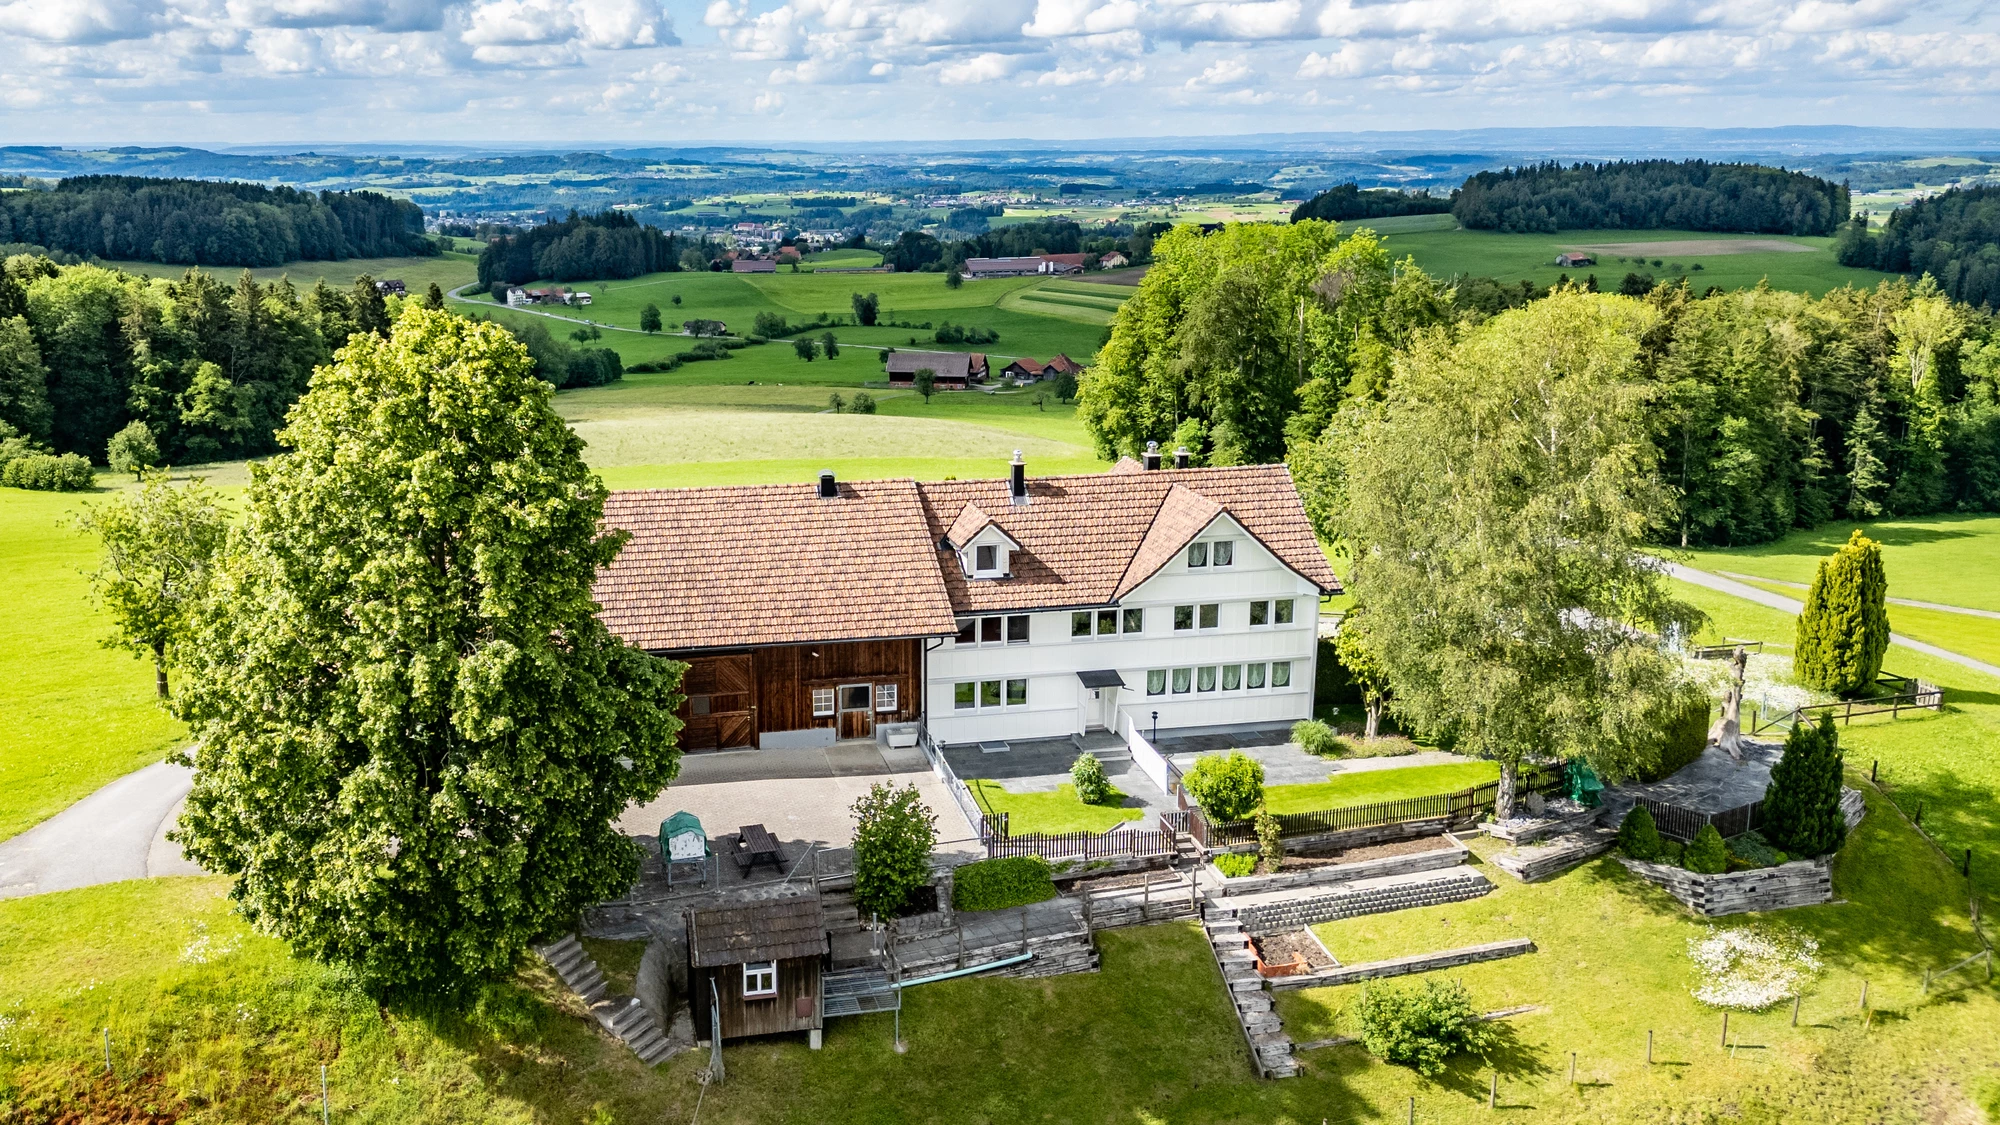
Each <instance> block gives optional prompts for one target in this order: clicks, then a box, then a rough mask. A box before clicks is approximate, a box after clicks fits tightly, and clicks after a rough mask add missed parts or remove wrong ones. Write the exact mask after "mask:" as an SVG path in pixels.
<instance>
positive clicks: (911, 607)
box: [596, 480, 957, 651]
mask: <svg viewBox="0 0 2000 1125" xmlns="http://www.w3.org/2000/svg"><path fill="white" fill-rule="evenodd" d="M839 491H840V495H839V497H838V498H836V499H828V500H822V499H820V498H819V496H818V494H817V492H818V485H817V484H776V485H751V486H746V487H735V488H666V489H651V490H646V491H636V492H614V493H612V494H611V496H610V498H609V499H608V500H606V501H605V504H604V521H605V523H607V524H609V525H610V526H612V527H618V528H623V529H625V530H626V531H629V532H631V534H632V538H631V541H630V542H628V543H626V544H625V549H624V550H622V551H620V552H619V554H618V558H617V560H616V561H615V562H613V563H612V564H611V565H610V566H609V567H607V568H605V570H604V572H603V573H602V574H601V575H599V576H598V580H597V589H596V595H597V601H598V604H599V605H601V606H602V607H603V612H602V614H601V616H602V617H603V619H604V623H605V624H606V625H607V626H609V627H610V629H611V631H612V632H614V633H617V634H618V635H619V636H621V637H624V638H625V639H626V640H629V641H631V642H632V643H633V644H636V645H638V646H639V647H640V648H644V649H649V650H652V651H667V650H686V649H702V648H725V647H736V646H750V645H769V644H803V643H808V642H812V641H844V640H875V639H886V638H890V637H920V636H938V635H942V634H948V633H952V632H955V631H956V629H957V627H956V625H954V624H953V622H952V614H951V603H950V602H949V601H948V600H947V599H946V597H945V592H944V584H943V579H942V577H941V575H940V574H939V571H938V554H937V537H936V536H935V535H934V534H932V533H931V531H930V529H929V528H928V527H927V526H926V525H925V522H924V518H923V507H922V504H921V502H920V501H919V500H918V498H917V486H916V484H915V483H914V482H912V481H907V480H886V481H862V482H857V483H851V484H850V483H842V484H841V485H840V486H839Z"/></svg>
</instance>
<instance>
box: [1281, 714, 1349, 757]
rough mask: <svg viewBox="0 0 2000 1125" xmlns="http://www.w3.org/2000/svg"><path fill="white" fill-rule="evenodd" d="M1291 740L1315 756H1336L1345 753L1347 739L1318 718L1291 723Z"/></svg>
mask: <svg viewBox="0 0 2000 1125" xmlns="http://www.w3.org/2000/svg"><path fill="white" fill-rule="evenodd" d="M1292 741H1293V742H1296V743H1298V744H1299V749H1301V750H1304V751H1305V752H1306V753H1308V754H1311V755H1313V756H1314V757H1316V758H1338V757H1340V756H1341V755H1342V754H1345V753H1347V740H1346V739H1344V738H1342V737H1340V735H1339V733H1338V732H1336V731H1335V730H1334V729H1333V728H1332V727H1330V726H1328V725H1327V724H1325V723H1323V722H1321V721H1319V720H1318V719H1305V720H1302V721H1300V722H1296V723H1293V724H1292Z"/></svg>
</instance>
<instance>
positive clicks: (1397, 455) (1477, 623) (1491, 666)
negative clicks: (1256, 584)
mask: <svg viewBox="0 0 2000 1125" xmlns="http://www.w3.org/2000/svg"><path fill="white" fill-rule="evenodd" d="M1652 319H1653V314H1652V312H1651V311H1650V310H1649V309H1648V308H1647V307H1646V306H1644V305H1642V304H1641V303H1639V302H1637V301H1633V300H1629V299H1626V298H1620V297H1612V296H1600V295H1597V294H1590V293H1581V292H1578V291H1576V290H1574V289H1566V290H1561V291H1558V292H1557V293H1555V294H1554V295H1552V296H1550V297H1549V298H1548V299H1546V300H1543V301H1538V302H1536V303H1535V304H1533V305H1530V306H1528V307H1526V308H1523V309H1517V310H1514V311H1511V312H1508V313H1504V314H1502V315H1501V316H1498V317H1496V318H1494V319H1493V320H1490V321H1488V322H1486V323H1485V324H1484V325H1482V326H1480V327H1479V328H1477V329H1474V330H1472V331H1470V332H1468V333H1467V334H1466V335H1465V336H1464V337H1463V338H1462V339H1460V340H1458V341H1452V340H1449V339H1447V338H1446V337H1445V336H1444V335H1443V334H1441V333H1434V334H1431V335H1428V336H1426V337H1424V338H1422V339H1420V340H1419V341H1418V342H1417V344H1416V345H1415V347H1414V348H1413V349H1412V351H1411V352H1410V353H1409V354H1408V356H1407V357H1406V359H1405V360H1404V361H1403V362H1402V363H1400V364H1399V365H1398V367H1397V370H1396V373H1395V378H1394V379H1393V380H1392V381H1391V383H1390V385H1389V389H1388V395H1387V398H1386V399H1385V400H1384V401H1383V403H1382V404H1381V405H1380V406H1379V407H1376V408H1370V409H1363V408H1359V407H1356V408H1353V409H1350V411H1349V412H1348V413H1347V414H1346V415H1345V416H1344V417H1343V420H1342V423H1341V424H1340V425H1337V426H1335V427H1332V428H1331V430H1330V431H1329V434H1328V435H1327V436H1326V437H1324V438H1322V441H1323V442H1331V443H1333V445H1334V448H1336V449H1337V450H1338V451H1339V453H1338V457H1337V461H1338V472H1336V473H1333V474H1329V475H1322V476H1319V477H1305V476H1302V479H1301V484H1302V486H1303V487H1304V488H1305V489H1306V490H1307V491H1308V492H1309V493H1320V494H1322V496H1321V499H1320V501H1319V508H1320V510H1321V511H1323V512H1326V513H1328V521H1329V524H1330V530H1332V531H1333V532H1334V533H1335V534H1336V535H1338V536H1339V537H1340V538H1342V539H1344V540H1345V542H1346V544H1347V546H1348V547H1349V549H1350V551H1351V553H1352V557H1353V573H1352V578H1351V581H1350V583H1349V586H1350V588H1351V589H1352V590H1353V591H1354V593H1355V595H1356V597H1357V599H1358V600H1359V601H1360V602H1361V603H1363V604H1365V605H1366V606H1367V607H1368V639H1369V647H1370V648H1371V649H1372V650H1373V651H1374V653H1375V654H1376V656H1377V657H1378V658H1379V659H1380V660H1381V662H1382V665H1383V668H1384V671H1385V672H1386V676H1387V679H1388V681H1389V683H1390V685H1391V687H1392V692H1393V699H1394V702H1393V703H1392V708H1393V709H1394V711H1395V712H1396V714H1397V715H1398V716H1399V717H1400V718H1401V719H1402V720H1403V721H1404V724H1405V725H1406V727H1409V728H1413V729H1414V730H1415V731H1416V732H1417V733H1418V734H1420V735H1423V736H1427V737H1432V738H1438V739H1443V740H1447V741H1449V742H1450V743H1452V744H1453V745H1454V746H1456V747H1457V748H1458V749H1459V750H1460V751H1461V752H1465V753H1471V754H1476V755H1479V756H1481V757H1486V758H1492V759H1496V760H1498V761H1499V762H1500V763H1501V789H1500V806H1501V809H1502V812H1503V815H1505V814H1506V813H1507V812H1510V811H1511V808H1512V803H1513V798H1514V794H1515V790H1516V784H1517V779H1518V771H1519V767H1520V765H1521V764H1522V763H1523V762H1525V761H1527V760H1530V759H1532V758H1535V757H1539V756H1544V755H1560V756H1570V755H1579V754H1580V755H1582V756H1584V757H1585V758H1587V759H1588V760H1589V761H1590V762H1591V764H1592V765H1593V766H1594V767H1596V768H1597V770H1598V772H1600V773H1603V774H1607V775H1610V776H1613V777H1618V776H1626V775H1630V774H1633V773H1637V772H1639V771H1641V770H1643V769H1645V768H1646V767H1647V766H1649V765H1650V764H1652V762H1653V761H1654V760H1656V759H1657V756H1658V754H1659V751H1660V747H1661V740H1660V736H1659V732H1658V731H1657V730H1656V729H1653V728H1654V727H1655V726H1656V724H1654V723H1651V722H1649V721H1648V716H1650V715H1656V714H1658V713H1659V712H1660V710H1661V709H1662V704H1663V701H1664V700H1667V699H1669V698H1671V697H1672V696H1674V695H1675V694H1676V693H1677V691H1678V690H1679V689H1678V686H1677V684H1676V677H1675V670H1676V666H1675V664H1674V662H1673V661H1672V660H1671V659H1669V658H1668V657H1666V656H1664V655H1662V654H1661V653H1660V651H1659V649H1658V647H1657V646H1656V644H1655V643H1654V642H1653V641H1652V639H1651V638H1649V637H1647V636H1645V635H1644V634H1642V633H1640V632H1639V631H1638V630H1636V629H1635V628H1634V627H1633V626H1634V625H1640V626H1645V627H1649V628H1654V629H1661V630H1664V629H1667V628H1669V627H1672V626H1679V627H1680V628H1682V629H1683V630H1691V629H1692V627H1693V626H1694V625H1695V624H1696V623H1697V622H1698V620H1699V614H1698V613H1697V612H1696V611H1695V610H1694V609H1692V608H1691V607H1689V606H1687V605H1684V604H1682V603H1680V602H1678V601H1676V600H1674V599H1673V598H1672V597H1671V596H1670V595H1669V593H1668V590H1667V587H1666V583H1665V579H1664V578H1663V577H1662V576H1661V574H1660V571H1659V568H1658V565H1657V563H1656V562H1655V561H1654V560H1653V559H1652V558H1650V557H1649V556H1648V555H1647V554H1645V553H1644V551H1643V550H1642V548H1643V547H1644V545H1645V544H1646V542H1647V540H1648V537H1649V536H1650V535H1651V534H1653V533H1654V532H1655V531H1656V530H1657V529H1659V528H1660V527H1661V526H1662V525H1663V524H1664V522H1665V521H1666V520H1667V519H1669V518H1670V516H1671V514H1672V507H1673V506H1672V502H1671V497H1670V494H1669V492H1668V491H1667V489H1666V488H1665V486H1664V485H1663V484H1662V483H1661V481H1660V479H1659V476H1658V473H1657V471H1656V462H1657V460H1658V455H1657V452H1656V450H1655V449H1654V446H1653V443H1652V441H1651V440H1650V438H1649V436H1648V419H1647V413H1646V412H1647V406H1648V400H1649V397H1650V393H1651V392H1650V391H1649V390H1648V388H1647V387H1646V386H1645V384H1643V383H1642V382H1641V381H1640V380H1639V379H1638V378H1637V375H1636V370H1635V359H1636V356H1637V353H1638V347H1639V340H1640V337H1641V335H1642V334H1643V333H1644V332H1645V330H1646V329H1647V327H1648V326H1649V324H1650V323H1651V322H1652ZM1329 494H1330V495H1329Z"/></svg>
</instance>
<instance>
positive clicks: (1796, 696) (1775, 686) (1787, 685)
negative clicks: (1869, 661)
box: [1683, 652, 1834, 729]
mask: <svg viewBox="0 0 2000 1125" xmlns="http://www.w3.org/2000/svg"><path fill="white" fill-rule="evenodd" d="M1683 667H1684V670H1685V674H1686V675H1687V677H1688V678H1689V679H1691V680H1693V681H1694V682H1695V683H1698V684H1700V685H1701V686H1702V687H1703V688H1704V689H1705V690H1706V691H1707V692H1708V694H1709V696H1710V698H1713V699H1720V698H1722V694H1723V692H1724V691H1725V690H1727V689H1728V687H1729V678H1730V671H1729V662H1728V661H1727V660H1695V659H1692V658H1689V659H1687V660H1685V661H1684V664H1683ZM1832 702H1834V698H1833V696H1831V695H1828V694H1827V693H1825V692H1820V691H1814V690H1813V689H1811V688H1808V687H1802V686H1800V685H1799V684H1798V683H1796V682H1794V681H1793V679H1792V658H1791V657H1789V656H1780V655H1778V654H1776V653H1769V652H1753V653H1751V654H1750V659H1749V661H1748V662H1747V663H1746V664H1745V666H1744V669H1743V723H1744V726H1745V728H1746V729H1747V728H1748V727H1749V723H1750V714H1751V711H1752V709H1753V708H1754V709H1755V711H1756V713H1757V714H1760V715H1764V716H1771V715H1785V714H1789V713H1791V712H1792V711H1794V710H1796V709H1798V708H1800V707H1818V706H1822V705H1824V704H1829V703H1832Z"/></svg>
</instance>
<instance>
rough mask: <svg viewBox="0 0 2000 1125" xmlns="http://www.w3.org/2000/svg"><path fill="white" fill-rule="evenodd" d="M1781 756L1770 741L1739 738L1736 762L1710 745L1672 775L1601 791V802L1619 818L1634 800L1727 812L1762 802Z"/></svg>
mask: <svg viewBox="0 0 2000 1125" xmlns="http://www.w3.org/2000/svg"><path fill="white" fill-rule="evenodd" d="M1784 756H1785V748H1784V746H1783V745H1781V744H1779V743H1775V742H1752V741H1750V740H1749V739H1747V738H1746V739H1744V740H1743V760H1742V761H1740V762H1739V761H1736V760H1735V759H1733V758H1731V757H1730V756H1729V755H1728V754H1727V753H1725V752H1724V751H1723V750H1722V748H1721V747H1719V746H1710V747H1709V748H1707V749H1706V750H1703V751H1702V752H1701V757H1699V758H1696V759H1695V760H1694V761H1692V762H1689V763H1688V764H1687V765H1685V766H1683V767H1681V768H1680V769H1679V770H1677V771H1675V773H1674V774H1673V776H1671V777H1666V778H1662V779H1661V780H1659V781H1655V782H1652V783H1651V784H1648V785H1614V786H1612V787H1610V788H1609V789H1608V790H1606V792H1605V794H1604V803H1605V804H1606V805H1607V806H1609V807H1610V808H1611V809H1612V812H1613V814H1614V816H1613V817H1611V818H1607V819H1616V818H1617V817H1618V816H1622V814H1623V811H1624V810H1625V809H1628V808H1630V807H1631V805H1632V803H1633V801H1634V800H1635V799H1636V798H1639V797H1646V798H1648V799H1651V800H1654V801H1660V802H1663V803H1665V804H1669V805H1678V806H1680V807H1681V808H1684V809H1692V810H1693V811H1695V812H1702V813H1721V812H1728V811H1729V810H1730V809H1735V808H1741V807H1742V806H1744V805H1748V804H1752V803H1754V802H1757V801H1761V800H1763V799H1764V790H1765V789H1766V788H1768V787H1769V786H1770V784H1771V768H1772V767H1773V766H1775V765H1777V764H1778V759H1779V758H1782V757H1784Z"/></svg>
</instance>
